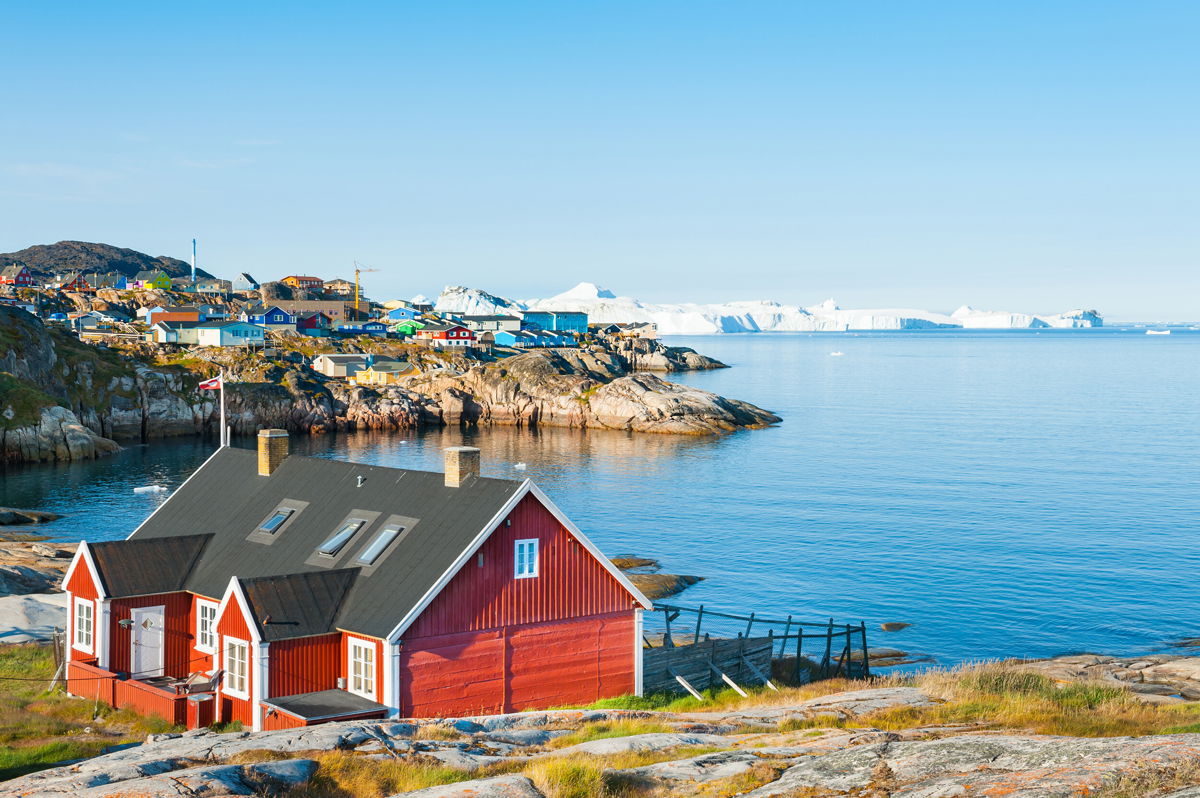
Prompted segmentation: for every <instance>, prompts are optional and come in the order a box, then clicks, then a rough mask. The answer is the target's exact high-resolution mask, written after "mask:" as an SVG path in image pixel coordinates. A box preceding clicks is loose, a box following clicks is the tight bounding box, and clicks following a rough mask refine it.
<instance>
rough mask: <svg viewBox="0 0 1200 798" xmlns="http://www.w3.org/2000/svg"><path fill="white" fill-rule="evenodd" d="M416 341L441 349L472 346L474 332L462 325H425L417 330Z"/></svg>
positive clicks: (473, 343)
mask: <svg viewBox="0 0 1200 798" xmlns="http://www.w3.org/2000/svg"><path fill="white" fill-rule="evenodd" d="M417 340H418V341H424V342H425V343H426V344H427V345H429V346H432V347H435V348H438V349H442V348H445V347H451V346H474V345H475V332H474V331H473V330H472V329H471V328H469V327H465V326H463V325H462V324H454V323H452V322H451V323H447V324H440V323H433V324H426V325H425V326H424V327H422V328H420V329H419V330H417Z"/></svg>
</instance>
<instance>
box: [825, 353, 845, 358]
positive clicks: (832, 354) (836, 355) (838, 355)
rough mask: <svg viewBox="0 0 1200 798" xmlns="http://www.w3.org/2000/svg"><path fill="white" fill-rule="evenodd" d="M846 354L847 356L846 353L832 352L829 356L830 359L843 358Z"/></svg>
mask: <svg viewBox="0 0 1200 798" xmlns="http://www.w3.org/2000/svg"><path fill="white" fill-rule="evenodd" d="M844 354H846V353H845V352H830V353H829V356H830V357H841V356H842V355H844Z"/></svg>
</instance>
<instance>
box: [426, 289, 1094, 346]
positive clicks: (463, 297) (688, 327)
mask: <svg viewBox="0 0 1200 798" xmlns="http://www.w3.org/2000/svg"><path fill="white" fill-rule="evenodd" d="M434 307H435V308H436V309H437V311H438V312H439V313H454V314H458V315H465V316H483V315H491V314H509V315H520V314H521V313H523V312H524V311H527V310H572V311H583V312H585V313H587V314H588V321H589V322H591V323H595V324H612V323H628V322H635V321H644V322H653V323H654V324H656V325H657V326H658V331H659V333H660V334H661V335H711V334H714V333H743V332H846V331H852V330H933V329H964V328H965V329H1021V328H1039V327H1060V328H1072V327H1099V326H1101V325H1102V324H1103V319H1102V317H1101V316H1100V314H1099V313H1097V312H1096V311H1094V310H1070V311H1066V312H1065V313H1056V314H1049V315H1040V314H1031V313H1010V312H1007V311H981V310H975V309H974V308H972V307H970V306H968V305H963V306H962V307H960V308H959V309H958V310H956V311H954V312H953V313H951V314H949V315H946V314H943V313H936V312H933V311H928V310H915V309H908V308H884V309H872V310H848V309H843V308H842V307H840V306H839V305H838V304H837V302H836V301H834V300H833V299H827V300H825V301H824V302H822V303H820V304H818V305H813V306H811V307H799V306H796V305H784V304H781V303H779V302H774V301H771V300H749V301H735V302H723V303H717V304H695V303H681V304H654V303H648V302H641V301H640V300H637V299H634V298H633V297H626V296H618V295H616V294H614V293H613V292H612V291H609V290H607V289H605V288H601V287H600V286H599V285H597V284H595V283H589V282H583V283H579V284H578V285H576V286H575V287H574V288H571V289H570V290H568V291H564V292H563V293H561V294H557V295H555V296H552V297H548V298H545V299H526V300H517V299H509V298H507V297H502V296H498V295H495V294H489V293H488V292H486V291H481V290H479V289H477V288H467V287H465V286H457V285H454V286H446V288H445V289H443V290H442V293H441V294H440V295H439V296H438V298H437V301H436V302H435V303H434Z"/></svg>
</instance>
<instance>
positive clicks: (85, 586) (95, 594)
mask: <svg viewBox="0 0 1200 798" xmlns="http://www.w3.org/2000/svg"><path fill="white" fill-rule="evenodd" d="M67 592H68V593H70V594H71V595H73V596H78V597H79V598H87V599H92V600H93V601H94V600H95V599H98V598H100V591H99V589H97V587H96V583H95V582H93V581H92V569H90V568H88V564H87V560H85V559H84V558H83V557H80V558H79V562H78V564H77V565H76V566H75V570H74V571H73V572H72V573H71V578H70V580H69V581H68V582H67Z"/></svg>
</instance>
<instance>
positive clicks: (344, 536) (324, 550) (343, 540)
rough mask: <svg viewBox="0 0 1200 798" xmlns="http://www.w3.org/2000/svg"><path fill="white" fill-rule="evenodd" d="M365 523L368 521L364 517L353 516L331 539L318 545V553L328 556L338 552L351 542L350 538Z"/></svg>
mask: <svg viewBox="0 0 1200 798" xmlns="http://www.w3.org/2000/svg"><path fill="white" fill-rule="evenodd" d="M365 523H367V522H366V521H365V520H364V519H362V518H351V519H350V520H349V521H347V522H346V523H344V524H342V526H341V528H340V529H338V531H337V532H334V533H333V536H332V537H331V538H329V540H327V541H325V542H324V543H322V544H321V545H320V546H318V547H317V553H318V554H324V555H325V556H326V557H332V556H333V555H335V554H337V553H338V552H339V551H341V550H342V548H343V547H344V546H345V545H346V544H347V543H349V542H350V538H352V537H354V533H355V532H357V531H358V530H359V529H361V528H362V525H363V524H365Z"/></svg>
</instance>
